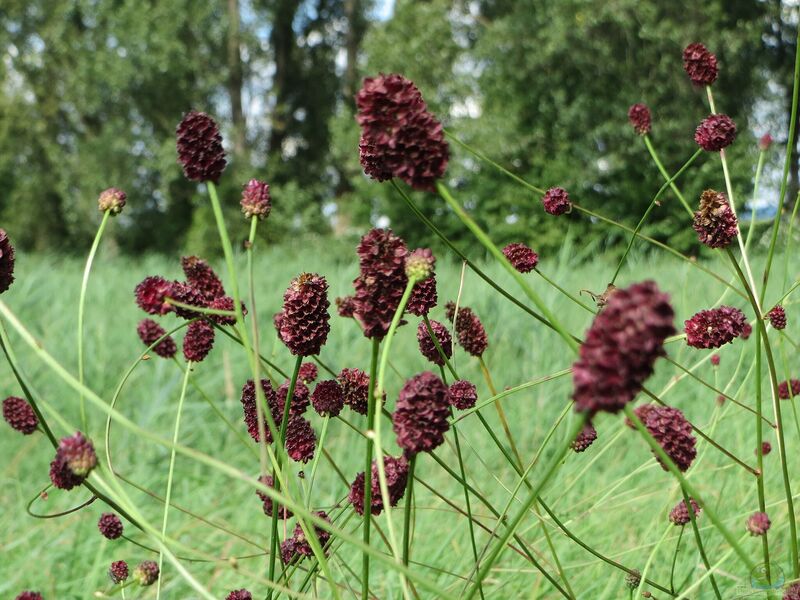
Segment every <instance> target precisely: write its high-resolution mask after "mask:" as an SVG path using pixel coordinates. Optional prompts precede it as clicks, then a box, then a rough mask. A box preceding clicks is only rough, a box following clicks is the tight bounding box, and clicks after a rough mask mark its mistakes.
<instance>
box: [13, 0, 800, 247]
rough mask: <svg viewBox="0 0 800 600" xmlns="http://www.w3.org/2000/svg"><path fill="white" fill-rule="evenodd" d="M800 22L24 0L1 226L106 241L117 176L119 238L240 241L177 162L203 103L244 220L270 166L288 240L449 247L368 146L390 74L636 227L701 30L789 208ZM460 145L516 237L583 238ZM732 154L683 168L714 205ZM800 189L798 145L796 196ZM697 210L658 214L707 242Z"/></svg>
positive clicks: (738, 9) (343, 3) (535, 179)
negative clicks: (372, 159)
mask: <svg viewBox="0 0 800 600" xmlns="http://www.w3.org/2000/svg"><path fill="white" fill-rule="evenodd" d="M797 22H798V2H797V1H796V0H792V1H788V0H785V1H780V0H716V1H707V2H697V1H696V0H685V1H669V2H665V1H663V0H662V1H659V0H647V1H643V0H613V1H608V0H559V1H558V2H553V1H552V0H518V1H514V0H471V1H467V0H464V1H446V0H429V1H423V0H416V1H410V0H3V2H2V4H1V5H0V54H1V55H2V60H1V61H0V74H1V75H2V76H1V77H0V181H2V193H0V224H2V226H3V227H4V228H5V229H6V230H8V231H9V233H10V235H11V238H12V239H13V240H14V243H15V244H17V245H18V246H19V247H20V248H22V249H27V250H31V249H34V250H41V251H52V252H56V253H58V254H64V255H69V254H78V253H83V252H85V251H86V249H87V248H88V246H89V245H90V243H91V240H92V237H93V235H94V232H95V230H96V227H97V224H98V222H99V219H100V214H99V212H98V211H97V208H96V199H97V196H98V194H99V192H100V191H101V190H103V189H105V188H107V187H110V186H117V187H120V188H122V189H124V190H126V191H127V193H128V206H127V207H126V209H125V212H124V213H123V214H122V215H121V216H120V217H119V218H118V219H117V223H116V226H115V227H112V228H110V229H109V231H108V232H107V233H106V238H107V241H111V243H112V245H113V248H114V249H115V250H116V251H117V252H118V253H121V254H122V253H125V254H135V255H138V254H141V253H143V252H164V253H166V252H170V253H172V252H178V251H189V252H192V253H197V254H202V255H207V256H208V255H212V256H213V255H215V254H217V253H218V251H219V248H218V242H217V238H216V234H215V233H214V232H213V231H211V228H212V227H213V219H212V218H211V215H210V208H209V207H208V205H207V202H206V198H205V192H204V190H203V189H202V188H198V187H196V186H195V185H194V184H192V183H190V182H188V181H186V180H185V179H184V177H183V176H182V173H181V169H180V168H179V166H178V164H177V162H176V153H175V142H174V130H175V126H176V125H177V123H178V122H179V121H180V119H181V117H182V115H183V113H185V112H186V111H188V110H190V109H197V110H204V111H206V112H208V113H210V114H212V115H213V116H214V117H215V118H216V119H217V120H218V121H219V122H220V124H221V125H222V128H223V135H224V138H225V144H226V149H227V151H228V158H229V163H230V164H229V167H228V169H227V170H226V172H225V174H224V175H223V178H222V181H221V184H220V185H221V188H222V190H221V191H222V194H223V198H224V200H225V204H226V205H227V207H228V210H229V215H228V218H229V223H230V225H231V227H232V228H233V232H234V236H235V237H236V238H237V239H239V240H241V239H243V238H244V236H245V235H246V227H247V224H246V223H245V221H244V219H243V218H240V217H239V216H238V215H237V213H238V200H239V194H240V190H241V186H242V184H243V183H245V182H246V181H247V180H248V179H250V178H251V177H257V178H259V179H264V180H266V181H268V182H269V183H270V184H271V186H272V196H273V203H274V209H273V213H272V215H271V216H270V218H269V224H268V226H266V227H262V228H261V229H260V232H259V233H261V234H262V235H265V236H267V237H268V238H270V239H271V240H272V241H289V242H287V243H295V244H296V243H304V240H307V239H308V238H309V237H314V238H319V237H324V241H325V243H326V244H329V247H332V248H335V247H337V245H336V244H335V243H334V244H330V240H329V239H328V236H330V238H331V239H336V240H341V241H342V247H352V240H353V239H354V238H355V237H356V236H358V235H359V234H360V233H363V230H364V228H365V227H367V226H369V225H370V224H377V225H381V226H387V225H389V226H391V227H392V228H394V229H395V230H396V231H397V232H398V233H400V234H401V235H402V236H404V237H405V238H406V239H407V241H408V242H409V245H411V246H414V245H416V244H418V243H426V244H429V243H430V240H429V238H428V235H427V233H426V232H425V231H423V230H422V228H420V227H419V226H418V224H417V221H416V220H415V219H414V217H413V216H412V215H410V214H408V212H407V211H406V210H404V207H403V205H402V203H400V202H398V199H397V198H396V197H395V196H394V195H393V193H392V190H391V188H390V187H389V186H387V185H378V184H377V183H375V182H372V181H370V180H368V179H367V178H366V177H365V176H364V175H363V173H362V171H361V168H360V166H359V163H358V148H357V144H358V135H359V134H358V127H357V125H356V123H355V121H354V115H353V113H354V102H353V96H354V94H355V92H356V91H357V90H358V88H359V86H360V82H361V80H362V78H363V77H364V76H367V75H370V74H375V73H377V72H381V71H382V72H387V73H388V72H398V73H402V74H404V75H405V76H407V77H409V78H411V79H412V80H413V81H415V82H416V83H417V85H418V86H419V87H420V89H421V90H422V93H423V95H424V97H425V99H426V100H427V102H428V104H429V105H430V107H431V108H432V110H433V111H434V112H435V113H436V114H437V115H438V116H439V117H440V119H441V120H442V121H443V122H444V123H445V126H446V127H447V128H448V129H449V130H450V131H451V132H453V133H455V134H456V135H457V136H459V137H460V138H461V139H463V140H464V141H466V142H467V143H469V144H471V145H473V146H474V147H476V148H479V149H481V150H482V151H483V152H485V153H486V154H488V155H489V156H491V157H493V158H494V159H496V160H497V161H498V162H499V163H501V164H503V165H505V166H507V167H508V168H510V169H511V170H513V171H514V172H515V173H518V174H519V175H521V176H523V177H525V178H526V179H528V180H529V181H531V182H532V183H534V184H536V185H539V186H541V187H549V186H552V185H560V186H563V187H566V188H567V189H568V190H569V191H570V193H571V194H572V196H573V197H574V198H575V199H577V200H579V201H580V202H581V203H583V204H584V205H585V206H587V207H589V208H593V209H595V210H598V211H599V212H602V213H603V214H604V215H607V216H611V217H613V218H615V219H619V220H622V221H624V222H627V223H631V224H633V223H635V222H636V221H637V220H638V218H639V216H640V215H641V214H642V213H643V212H644V210H645V208H646V206H647V204H648V203H649V202H650V200H651V198H652V197H653V195H654V194H655V193H656V191H657V190H658V188H659V187H660V186H661V183H662V179H661V176H660V175H659V173H658V171H657V170H656V168H655V166H654V165H653V163H652V161H651V159H650V157H649V155H648V153H647V150H646V149H645V146H644V144H643V142H642V141H641V139H640V138H639V137H638V136H636V135H635V134H634V132H633V131H632V129H631V127H630V126H629V125H628V123H627V118H626V112H627V109H628V107H629V106H630V105H631V104H633V103H635V102H645V103H647V104H648V105H649V106H650V107H651V109H652V111H653V131H652V140H653V143H654V145H655V147H656V149H657V150H658V152H659V153H660V155H661V158H662V159H663V161H664V163H665V165H666V168H667V169H668V170H669V171H670V172H674V171H676V170H677V169H678V168H679V167H680V166H681V165H682V164H683V163H684V162H685V161H686V160H687V159H688V158H689V157H690V156H691V154H692V153H693V152H694V151H695V149H696V146H695V144H694V141H693V139H692V134H693V131H694V128H695V126H696V125H697V123H699V121H700V120H701V119H702V118H703V117H704V116H705V115H706V114H707V108H706V98H705V93H704V91H703V90H699V89H695V88H693V87H692V85H691V84H690V82H689V81H688V78H687V77H686V76H685V74H684V72H683V69H682V62H681V51H682V49H683V48H684V47H685V46H686V45H687V44H688V43H691V42H695V41H701V42H703V43H705V44H706V45H707V46H708V47H709V48H710V49H711V51H712V52H715V53H716V54H717V56H718V59H719V65H720V76H719V79H718V81H717V83H716V84H715V86H714V90H715V98H716V101H717V107H718V110H720V111H721V112H726V113H728V114H730V115H731V116H732V117H733V118H734V120H735V121H736V122H737V124H738V127H739V130H740V134H739V137H738V139H737V142H736V143H735V144H734V146H733V148H732V150H731V158H732V165H733V177H734V187H735V188H736V190H737V192H738V193H737V195H738V199H737V201H738V203H739V204H740V208H742V205H743V203H744V202H745V200H747V199H749V198H750V197H751V194H752V187H751V186H752V177H753V173H754V170H755V164H756V157H757V143H756V140H757V139H758V137H760V136H761V135H762V134H764V133H767V132H769V133H771V134H772V135H773V137H774V138H775V140H776V145H774V146H773V150H772V151H771V153H770V155H769V159H768V163H767V167H766V170H765V180H764V185H763V190H762V193H761V194H759V198H756V199H755V202H753V203H752V205H753V206H754V207H756V208H758V209H759V212H758V215H759V217H764V218H766V217H769V216H770V215H771V214H774V210H775V209H776V203H777V198H778V185H777V180H778V179H779V177H780V172H781V170H782V165H783V162H782V161H783V158H782V153H783V151H784V148H785V146H786V143H787V139H786V131H787V130H788V127H787V123H788V113H789V110H790V106H791V82H792V70H793V64H794V54H795V36H796V30H797ZM793 145H794V146H796V140H795V141H794V144H793ZM452 153H453V158H452V162H451V166H450V168H449V170H448V177H449V179H450V183H451V184H452V185H454V186H455V187H456V190H457V193H458V198H459V200H460V201H462V202H463V203H464V204H465V205H466V206H467V207H468V208H469V209H470V210H471V211H472V212H473V214H474V215H475V216H476V217H477V219H478V220H479V222H480V223H481V224H482V225H483V226H485V227H487V228H488V229H489V230H490V231H491V232H492V235H493V237H494V238H495V240H496V241H497V242H501V243H502V242H508V241H525V242H528V243H530V244H532V245H533V247H534V248H536V249H537V250H539V251H544V252H546V251H547V250H548V249H552V248H553V247H555V246H557V245H559V244H560V243H561V241H562V240H563V239H564V236H565V235H566V234H567V233H568V234H569V235H570V236H573V237H575V238H577V239H580V238H583V234H584V231H585V228H588V227H589V226H590V224H589V223H588V222H587V221H586V220H583V221H581V220H579V219H578V218H577V216H576V215H573V216H572V217H571V218H566V219H558V220H553V219H548V218H547V216H546V215H545V214H544V213H543V211H542V210H540V208H539V206H538V203H539V198H537V197H534V196H533V195H532V194H530V193H529V192H526V191H525V190H524V188H521V187H520V186H518V185H517V184H514V183H513V182H512V181H510V180H508V179H506V178H504V177H503V176H502V175H499V174H498V173H497V172H496V171H493V170H491V169H489V168H487V167H486V166H485V165H483V164H480V163H478V162H476V161H475V160H474V159H473V158H472V157H471V156H470V155H469V154H467V153H466V152H465V151H463V150H462V149H460V148H458V147H453V148H452ZM717 162H718V161H717V160H716V157H715V156H710V155H707V156H703V157H702V158H701V159H700V160H699V161H697V162H696V163H695V166H694V167H693V168H692V170H691V171H690V172H689V173H688V174H687V175H686V176H685V177H684V178H683V179H682V180H681V182H680V185H681V187H682V188H683V190H684V192H685V193H686V195H687V196H688V197H689V198H690V201H691V199H692V198H696V197H697V195H698V194H699V192H700V191H701V190H702V189H705V188H707V187H714V188H717V189H724V187H723V185H724V184H723V182H722V179H721V177H722V176H721V170H720V169H719V165H718V164H717ZM797 189H798V161H797V156H796V155H795V156H793V158H792V161H791V169H790V188H789V192H788V194H787V196H786V199H787V202H791V203H793V201H794V198H795V195H796V192H797ZM419 201H420V202H421V204H422V206H423V208H424V210H425V211H427V212H428V213H429V214H431V215H435V216H436V221H437V223H439V224H440V225H441V226H442V228H443V229H444V230H445V231H447V232H448V233H449V234H451V235H452V236H453V237H454V238H456V239H458V238H460V237H461V236H463V235H465V234H464V233H463V232H462V231H461V228H460V226H459V225H458V223H456V222H455V219H453V218H452V217H451V216H450V215H449V214H448V213H447V211H445V209H444V206H443V203H442V202H441V201H439V200H438V199H437V198H435V197H433V196H430V195H428V196H424V197H420V198H419ZM678 214H679V209H678V204H677V202H675V201H674V198H672V197H671V195H669V194H668V195H667V196H665V201H664V202H663V204H662V206H661V207H660V208H659V209H658V210H656V211H655V213H654V215H653V216H652V217H651V219H650V225H649V226H648V233H649V234H650V235H653V236H654V237H656V238H658V239H660V240H662V241H666V242H668V243H670V244H671V245H673V246H675V247H677V248H680V249H682V250H690V251H693V252H697V244H696V241H695V239H694V234H693V232H692V231H691V229H690V228H688V227H685V223H684V222H683V219H681V220H679V219H677V218H674V217H675V216H676V215H678ZM745 214H747V213H745ZM617 231H618V230H617ZM592 240H593V241H592V243H591V248H590V249H587V255H591V254H593V253H594V252H595V251H600V250H602V251H606V252H612V253H613V252H618V248H619V245H620V244H621V243H622V242H624V239H623V238H622V237H620V235H619V233H618V232H614V231H611V232H609V231H608V230H606V234H605V236H598V235H597V234H595V235H593V236H592ZM587 244H588V242H587ZM598 246H600V247H598ZM585 248H586V246H585Z"/></svg>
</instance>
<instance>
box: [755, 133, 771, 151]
mask: <svg viewBox="0 0 800 600" xmlns="http://www.w3.org/2000/svg"><path fill="white" fill-rule="evenodd" d="M770 146H772V136H771V135H770V134H768V133H765V134H764V135H762V136H761V138H759V140H758V149H759V150H761V151H762V152H766V151H767V150H769V149H770Z"/></svg>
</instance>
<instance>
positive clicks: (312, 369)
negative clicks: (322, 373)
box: [297, 362, 319, 384]
mask: <svg viewBox="0 0 800 600" xmlns="http://www.w3.org/2000/svg"><path fill="white" fill-rule="evenodd" d="M318 374H319V371H318V369H317V365H315V364H314V363H312V362H304V363H303V364H302V365H300V371H299V372H298V373H297V379H298V380H299V381H302V382H303V383H306V384H308V383H314V382H315V381H316V380H317V375H318Z"/></svg>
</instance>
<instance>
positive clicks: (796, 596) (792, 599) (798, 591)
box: [782, 581, 800, 600]
mask: <svg viewBox="0 0 800 600" xmlns="http://www.w3.org/2000/svg"><path fill="white" fill-rule="evenodd" d="M782 600H800V581H796V582H795V583H792V584H790V585H789V586H788V587H787V588H785V589H784V590H783V598H782Z"/></svg>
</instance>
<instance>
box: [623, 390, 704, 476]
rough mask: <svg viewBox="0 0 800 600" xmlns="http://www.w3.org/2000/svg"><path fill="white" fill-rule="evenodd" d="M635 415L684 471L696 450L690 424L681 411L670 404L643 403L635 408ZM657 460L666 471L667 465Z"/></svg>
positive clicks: (692, 459)
mask: <svg viewBox="0 0 800 600" xmlns="http://www.w3.org/2000/svg"><path fill="white" fill-rule="evenodd" d="M636 415H637V416H638V417H639V419H640V420H641V421H642V423H644V425H645V426H646V427H647V430H648V431H649V432H650V435H652V436H653V437H654V438H655V439H656V441H657V442H658V443H659V445H660V446H661V447H662V448H663V449H664V452H666V454H667V456H669V457H670V459H672V462H674V463H675V465H676V466H677V467H678V468H679V469H680V470H681V471H686V470H687V469H688V468H689V467H690V466H691V464H692V461H694V459H695V456H697V450H696V448H695V443H696V440H695V437H694V435H692V425H691V423H689V421H687V420H686V417H685V416H684V415H683V412H681V411H680V410H679V409H677V408H672V407H671V406H660V405H656V404H645V405H643V406H640V407H638V408H637V409H636ZM654 454H655V453H654ZM656 458H658V457H656ZM658 462H659V463H660V464H661V467H662V468H663V469H664V470H665V471H666V470H667V467H666V466H665V465H664V464H663V463H662V462H661V459H658Z"/></svg>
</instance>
